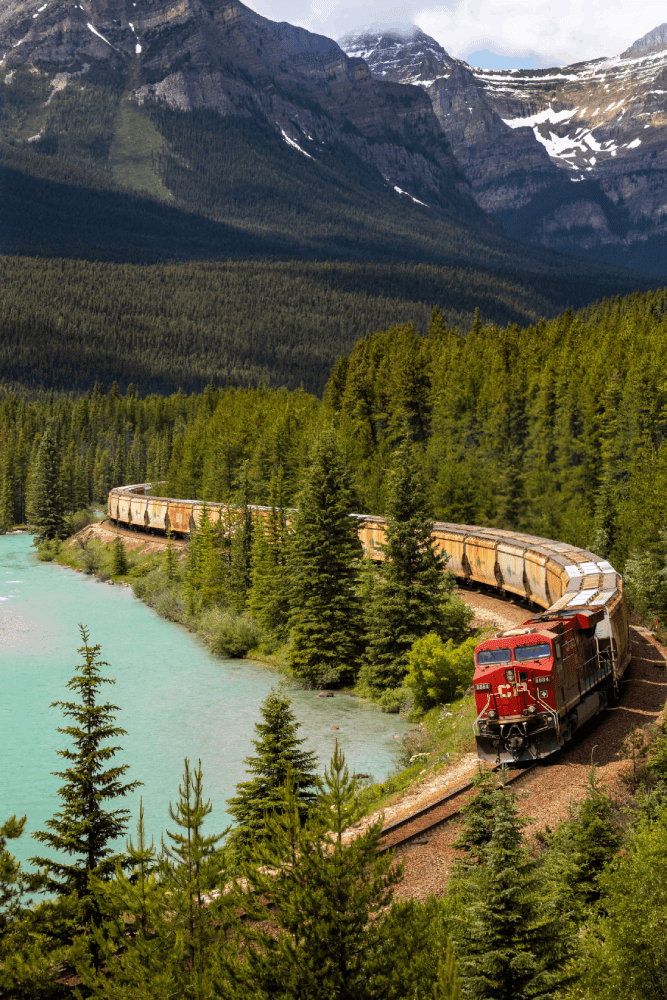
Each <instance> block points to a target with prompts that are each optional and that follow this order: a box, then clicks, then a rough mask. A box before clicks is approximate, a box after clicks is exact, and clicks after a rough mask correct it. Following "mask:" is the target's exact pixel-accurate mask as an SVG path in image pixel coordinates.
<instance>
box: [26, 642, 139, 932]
mask: <svg viewBox="0 0 667 1000" xmlns="http://www.w3.org/2000/svg"><path fill="white" fill-rule="evenodd" d="M79 629H80V631H81V638H82V641H83V645H82V646H81V647H80V648H79V650H78V652H79V653H80V655H81V656H82V657H83V663H81V664H79V665H78V666H77V671H78V672H77V674H75V676H74V677H72V678H71V680H70V681H69V682H68V684H67V686H68V688H69V689H70V691H74V692H76V694H77V695H78V696H79V697H80V699H81V700H80V701H57V702H53V707H54V708H61V709H62V711H63V714H64V716H65V717H66V718H69V719H71V720H72V724H71V725H68V726H66V727H65V728H59V729H58V732H59V733H63V735H65V736H68V737H69V738H70V740H71V741H72V743H73V749H66V750H59V751H58V753H59V755H60V756H61V757H63V758H64V759H65V760H66V761H67V762H68V765H69V766H68V767H67V768H66V770H65V771H56V772H55V774H56V775H57V776H58V777H59V778H62V779H63V781H64V784H63V786H62V787H61V788H60V789H59V791H58V794H59V796H60V798H61V800H62V803H63V809H62V812H58V813H56V814H55V816H54V817H53V819H50V820H47V822H46V826H47V828H48V829H47V830H45V831H39V832H36V833H33V837H35V839H36V840H39V841H40V842H41V843H42V844H45V845H46V846H47V847H50V848H51V849H52V850H54V851H58V852H59V856H58V857H56V858H48V857H42V856H39V857H34V858H31V859H30V860H31V862H32V863H33V864H36V865H39V866H40V867H41V868H45V869H46V874H47V882H46V884H47V888H48V889H49V891H51V892H53V893H56V894H58V895H67V894H70V893H76V894H77V895H78V896H79V898H85V899H90V886H89V877H90V875H95V876H98V877H99V878H103V879H107V878H111V877H112V876H113V873H114V871H115V868H116V865H117V864H118V863H125V858H124V856H123V855H122V854H118V853H117V851H116V850H115V849H114V846H113V842H114V841H115V840H116V838H118V837H120V836H122V835H123V833H124V832H125V828H126V824H127V817H128V816H129V809H118V808H116V809H105V808H104V805H105V804H106V803H112V802H113V801H114V800H116V799H119V798H124V797H125V796H126V795H128V794H129V793H130V792H133V791H134V790H135V788H137V787H138V785H140V784H141V782H140V781H132V782H125V781H124V777H125V773H126V771H127V770H128V768H129V764H123V765H120V766H111V767H108V766H107V764H108V763H109V762H110V761H112V760H113V758H114V756H115V755H116V753H117V752H118V751H119V750H120V749H121V747H120V746H117V745H108V742H107V741H109V740H116V739H118V737H119V736H125V735H126V732H125V730H124V729H121V728H120V727H119V726H116V725H114V720H115V713H116V712H117V711H118V710H119V709H118V706H117V705H112V704H109V703H108V702H106V703H103V704H98V697H99V692H100V688H101V686H102V685H103V684H115V681H113V680H111V679H109V678H107V677H103V676H102V675H101V668H102V667H107V666H109V664H108V663H105V662H104V661H103V660H100V658H99V653H100V648H101V647H100V646H99V645H96V646H91V645H90V643H89V639H90V633H89V632H88V629H87V628H85V626H83V625H80V626H79ZM62 855H68V856H69V858H71V859H72V860H71V861H66V860H64V859H63V858H62ZM88 912H89V914H90V913H91V912H92V915H93V918H95V914H96V911H95V907H94V904H93V906H92V909H91V908H89V911H88Z"/></svg>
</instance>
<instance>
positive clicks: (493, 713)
mask: <svg viewBox="0 0 667 1000" xmlns="http://www.w3.org/2000/svg"><path fill="white" fill-rule="evenodd" d="M497 718H498V713H497V712H496V710H495V708H492V709H491V711H490V712H489V719H497Z"/></svg>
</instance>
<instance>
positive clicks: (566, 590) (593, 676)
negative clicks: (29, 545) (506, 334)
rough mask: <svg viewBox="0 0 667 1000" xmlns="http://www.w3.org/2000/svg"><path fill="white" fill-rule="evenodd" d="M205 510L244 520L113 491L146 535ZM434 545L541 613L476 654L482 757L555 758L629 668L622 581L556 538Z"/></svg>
mask: <svg viewBox="0 0 667 1000" xmlns="http://www.w3.org/2000/svg"><path fill="white" fill-rule="evenodd" d="M155 485H156V486H159V485H160V484H155ZM204 509H206V511H207V516H208V517H209V518H210V520H211V521H214V522H216V521H223V522H225V523H230V522H233V520H234V516H235V513H236V512H235V511H234V510H233V509H230V508H229V507H228V506H226V505H225V504H215V503H212V504H207V505H206V507H205V508H204V504H203V503H202V502H200V501H196V500H172V499H169V498H166V497H159V496H153V494H152V487H151V484H150V483H141V484H139V485H136V486H121V487H118V488H117V489H113V490H111V492H110V493H109V506H108V511H109V517H110V519H111V520H112V521H114V522H115V523H116V524H122V525H125V526H128V527H135V528H138V529H139V530H140V531H151V532H158V533H162V534H163V533H165V532H166V531H168V530H170V531H172V532H174V533H175V534H177V535H180V536H182V537H186V536H189V534H190V532H191V531H193V530H194V529H195V528H196V526H197V525H198V524H199V523H200V522H201V517H202V512H203V510H204ZM254 509H255V510H256V512H257V513H258V514H260V516H262V515H264V516H265V515H266V514H267V513H268V510H269V508H267V507H257V508H254ZM353 517H354V518H355V520H356V521H357V522H358V528H359V537H360V539H361V542H362V545H363V547H364V552H365V554H366V555H367V556H368V557H370V558H372V559H375V560H382V559H383V558H384V553H383V551H382V544H383V542H384V534H385V522H384V520H383V519H382V518H380V517H372V516H369V515H366V514H355V515H353ZM433 539H434V542H435V547H436V548H437V549H438V550H439V551H440V552H441V553H442V554H443V555H445V556H446V557H447V568H448V570H449V571H450V572H452V573H453V574H454V575H455V576H456V577H458V578H459V579H460V580H461V581H462V582H465V583H467V584H471V585H478V586H481V587H488V588H493V589H495V590H496V591H498V592H500V593H503V594H509V595H512V596H515V597H517V598H519V599H520V600H521V601H523V602H528V603H530V604H531V605H533V606H534V607H535V608H536V609H543V610H542V612H541V613H539V614H537V615H536V616H535V617H533V618H530V619H529V620H528V621H526V622H525V624H524V625H523V626H522V627H521V628H518V629H510V630H509V631H506V632H500V633H498V634H497V635H495V636H494V637H493V638H492V639H486V640H485V641H484V642H482V643H480V645H479V646H478V647H477V649H476V651H475V675H474V678H473V685H474V691H475V700H476V705H477V712H478V715H477V719H476V721H475V724H474V732H475V738H476V741H477V751H478V755H479V756H480V757H481V758H482V759H484V760H489V761H493V762H507V763H509V762H512V761H529V760H535V759H538V758H541V757H547V756H549V755H550V754H552V753H554V752H556V751H557V750H558V749H559V748H560V747H562V746H563V744H564V743H565V742H566V741H567V740H569V739H570V738H571V737H572V735H573V734H574V732H575V731H576V730H577V729H579V728H580V727H581V726H582V725H584V723H585V722H587V721H588V720H589V719H590V718H592V717H593V716H594V715H596V714H597V713H598V712H600V711H601V710H602V709H603V708H604V707H605V706H606V705H608V704H609V703H610V702H611V701H613V700H614V699H615V697H616V696H617V694H618V689H619V683H620V681H621V678H622V677H623V674H624V672H625V670H626V669H627V666H628V664H629V662H630V637H629V624H628V613H627V606H626V602H625V596H624V593H623V580H622V579H621V577H620V576H619V574H618V573H617V572H616V571H615V569H614V568H613V566H611V564H610V563H609V562H607V561H606V560H604V559H600V558H599V557H598V556H596V555H594V554H593V553H592V552H588V551H585V550H583V549H578V548H576V547H574V546H572V545H566V544H564V543H562V542H556V541H553V540H551V539H547V538H537V537H535V536H533V535H524V534H521V533H519V532H513V531H505V530H501V529H491V528H480V527H475V526H472V525H461V524H445V523H442V522H436V523H435V524H434V526H433Z"/></svg>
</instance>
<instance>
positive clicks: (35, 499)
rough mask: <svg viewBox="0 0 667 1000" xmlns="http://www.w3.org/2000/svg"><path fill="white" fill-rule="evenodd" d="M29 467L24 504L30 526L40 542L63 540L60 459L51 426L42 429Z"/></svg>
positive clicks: (63, 522) (63, 514) (64, 534)
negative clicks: (27, 491)
mask: <svg viewBox="0 0 667 1000" xmlns="http://www.w3.org/2000/svg"><path fill="white" fill-rule="evenodd" d="M31 466H32V468H31V480H30V488H29V494H28V502H27V514H28V519H29V521H30V524H31V525H32V526H33V528H35V531H36V535H37V537H38V538H39V540H40V541H42V542H47V541H48V542H50V541H52V540H53V539H54V538H64V537H65V536H66V534H67V528H66V524H65V506H64V502H63V497H62V489H61V477H60V455H59V451H58V444H57V440H56V432H55V427H54V426H53V424H49V426H48V427H47V428H46V430H45V432H44V436H43V438H42V440H41V442H40V445H39V450H38V451H37V455H36V457H35V461H34V463H31Z"/></svg>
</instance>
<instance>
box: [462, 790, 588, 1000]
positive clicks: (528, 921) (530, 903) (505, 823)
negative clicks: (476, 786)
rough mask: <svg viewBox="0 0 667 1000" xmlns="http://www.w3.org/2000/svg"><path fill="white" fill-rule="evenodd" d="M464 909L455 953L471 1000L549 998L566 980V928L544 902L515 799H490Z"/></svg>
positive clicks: (569, 946)
mask: <svg viewBox="0 0 667 1000" xmlns="http://www.w3.org/2000/svg"><path fill="white" fill-rule="evenodd" d="M467 880H468V885H467V893H468V899H469V902H468V905H467V907H466V908H465V910H464V912H463V914H462V918H461V921H460V924H459V930H458V932H457V933H456V939H455V942H454V943H455V947H456V952H457V955H458V958H459V973H460V976H461V981H462V985H463V993H464V995H465V996H466V997H469V998H470V1000H538V998H539V1000H554V998H555V995H556V992H557V991H558V990H559V989H560V988H561V987H562V986H564V985H565V984H566V983H567V982H568V981H569V979H570V977H571V973H570V971H569V969H568V968H567V966H568V959H569V958H570V957H571V955H572V953H573V940H572V937H571V930H570V927H569V925H568V923H567V921H566V920H563V918H562V915H561V913H560V912H559V911H558V910H557V909H556V908H554V907H553V906H552V905H550V900H548V899H546V900H545V899H544V893H543V890H542V881H541V879H540V877H539V874H538V871H537V862H536V861H534V860H533V859H531V858H530V856H529V854H528V851H527V850H526V848H525V846H524V844H523V838H522V833H521V821H520V820H519V816H518V811H517V808H516V804H515V796H514V795H513V794H512V793H511V792H509V791H508V790H507V789H502V790H500V791H497V792H495V793H494V828H493V834H492V836H491V840H490V841H489V844H488V846H487V848H486V852H485V862H484V864H483V865H481V866H479V867H478V868H477V869H475V870H474V871H473V872H472V873H470V874H469V875H468V876H467Z"/></svg>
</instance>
